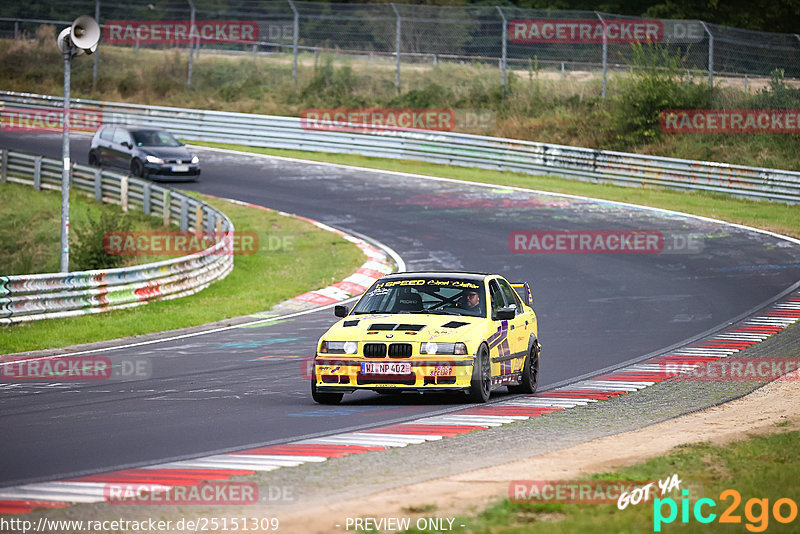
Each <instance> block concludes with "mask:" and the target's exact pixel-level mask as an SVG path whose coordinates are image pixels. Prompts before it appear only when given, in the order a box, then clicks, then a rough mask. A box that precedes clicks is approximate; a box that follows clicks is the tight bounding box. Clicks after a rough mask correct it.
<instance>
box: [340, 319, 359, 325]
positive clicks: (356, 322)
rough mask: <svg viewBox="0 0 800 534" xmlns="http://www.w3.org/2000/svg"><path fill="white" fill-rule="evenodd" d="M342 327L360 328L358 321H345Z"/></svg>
mask: <svg viewBox="0 0 800 534" xmlns="http://www.w3.org/2000/svg"><path fill="white" fill-rule="evenodd" d="M342 326H358V319H355V320H353V321H345V322H343V323H342Z"/></svg>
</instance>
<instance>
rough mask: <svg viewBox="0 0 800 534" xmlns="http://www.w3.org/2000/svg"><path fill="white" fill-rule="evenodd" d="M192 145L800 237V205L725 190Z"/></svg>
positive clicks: (388, 160)
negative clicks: (536, 193) (588, 200)
mask: <svg viewBox="0 0 800 534" xmlns="http://www.w3.org/2000/svg"><path fill="white" fill-rule="evenodd" d="M192 144H195V145H200V146H208V147H216V148H225V149H231V150H241V151H246V152H253V153H257V154H269V155H274V156H284V157H291V158H299V159H306V160H311V161H322V162H326V163H338V164H343V165H355V166H358V167H368V168H372V169H382V170H388V171H399V172H408V173H415V174H422V175H426V176H441V177H445V178H455V179H458V180H465V181H472V182H480V183H487V184H495V185H500V186H504V185H505V186H517V187H526V188H530V189H537V190H541V191H552V192H555V193H565V194H570V195H583V196H588V197H593V198H601V199H606V200H615V201H620V202H629V203H632V204H639V205H643V206H653V207H656V208H663V209H670V210H677V211H682V212H685V213H692V214H695V215H702V216H705V217H713V218H715V219H722V220H725V221H730V222H734V223H738V224H745V225H748V226H753V227H756V228H762V229H764V230H770V231H772V232H777V233H780V234H784V235H789V236H793V237H797V238H800V209H797V206H790V205H787V204H782V203H778V202H766V201H756V200H744V199H737V198H732V197H730V196H728V195H723V194H713V193H694V192H692V193H689V192H683V191H672V190H669V189H664V188H658V187H650V186H645V187H620V186H614V185H606V184H592V183H588V182H582V181H580V180H567V179H564V178H558V177H554V176H535V175H529V174H522V173H514V172H500V171H492V170H486V169H471V168H466V167H455V166H451V165H438V164H434V163H425V162H420V161H406V160H396V159H385V158H373V157H367V156H355V155H349V154H329V153H318V152H305V151H300V150H281V149H271V148H257V147H248V146H241V145H231V144H223V143H207V142H200V141H192Z"/></svg>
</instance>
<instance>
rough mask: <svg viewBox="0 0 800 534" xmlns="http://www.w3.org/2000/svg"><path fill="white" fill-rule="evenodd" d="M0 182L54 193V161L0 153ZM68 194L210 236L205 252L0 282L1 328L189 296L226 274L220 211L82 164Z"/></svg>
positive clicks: (226, 235) (228, 229) (229, 228)
mask: <svg viewBox="0 0 800 534" xmlns="http://www.w3.org/2000/svg"><path fill="white" fill-rule="evenodd" d="M0 156H1V158H0V183H4V182H16V183H20V184H26V185H32V186H33V187H34V188H35V189H37V190H41V189H51V190H61V168H62V167H61V166H62V162H61V160H53V159H47V158H43V157H42V156H37V155H33V154H25V153H20V152H12V151H9V150H6V149H2V151H0ZM71 184H72V187H73V188H74V189H77V190H79V191H83V192H86V193H89V194H91V195H94V198H95V199H96V200H98V201H101V202H106V203H113V204H119V205H120V206H121V207H122V210H123V211H128V210H129V209H131V208H134V207H136V208H140V209H141V210H142V211H143V212H144V213H145V214H146V215H153V216H159V217H161V218H162V220H163V221H164V224H165V225H168V224H170V223H173V222H176V223H178V224H179V225H180V228H181V230H182V231H194V232H201V231H205V232H216V235H219V236H220V237H221V239H220V240H219V241H218V242H216V243H215V244H214V245H212V246H211V247H209V248H207V249H205V250H203V251H200V252H197V253H195V254H190V255H188V256H182V257H179V258H172V259H168V260H164V261H160V262H156V263H148V264H143V265H135V266H131V267H121V268H117V269H100V270H93V271H79V272H70V273H48V274H32V275H20V276H0V324H11V323H19V322H25V321H34V320H38V319H48V318H56V317H69V316H73V315H83V314H89V313H98V312H103V311H107V310H111V309H120V308H128V307H132V306H139V305H142V304H146V303H147V302H150V301H154V300H166V299H173V298H177V297H182V296H185V295H191V294H192V293H196V292H198V291H200V290H201V289H203V288H205V287H207V286H208V285H209V284H211V283H212V282H214V281H217V280H221V279H223V278H225V277H226V276H227V275H228V273H230V272H231V270H233V223H231V221H230V219H228V217H227V216H226V215H225V214H224V213H222V212H221V211H219V210H217V209H216V208H213V207H212V206H210V205H208V204H206V203H205V202H202V201H200V200H197V199H195V198H192V197H190V196H188V195H185V194H183V193H181V192H179V191H175V190H172V189H170V188H167V187H162V186H160V185H156V184H153V183H150V182H147V181H145V180H139V179H136V178H132V177H129V176H125V175H122V174H117V173H113V172H109V171H105V170H100V169H96V168H92V167H85V166H82V165H74V164H73V166H72V181H71Z"/></svg>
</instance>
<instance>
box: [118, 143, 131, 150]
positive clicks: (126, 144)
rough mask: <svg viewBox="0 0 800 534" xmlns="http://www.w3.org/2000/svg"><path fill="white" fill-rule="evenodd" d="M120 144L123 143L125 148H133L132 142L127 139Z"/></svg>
mask: <svg viewBox="0 0 800 534" xmlns="http://www.w3.org/2000/svg"><path fill="white" fill-rule="evenodd" d="M120 144H121V145H122V146H124V147H125V148H127V149H128V150H130V149H131V148H133V145H131V144H130V143H129V142H127V141H123V142H122V143H120Z"/></svg>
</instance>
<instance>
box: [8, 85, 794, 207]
mask: <svg viewBox="0 0 800 534" xmlns="http://www.w3.org/2000/svg"><path fill="white" fill-rule="evenodd" d="M0 102H4V103H6V104H7V105H13V106H15V107H19V106H24V107H25V108H28V109H30V110H34V111H35V110H37V109H42V110H48V109H49V110H53V108H60V107H61V106H62V105H63V103H62V99H61V98H60V97H51V96H45V95H36V94H29V93H14V92H9V91H0ZM71 106H72V108H73V110H92V111H95V112H99V113H101V114H102V121H103V123H105V124H109V123H116V124H136V125H148V126H155V127H161V128H165V129H167V130H170V131H171V132H173V133H175V134H177V135H178V136H179V137H182V138H185V139H193V140H199V141H211V142H222V143H236V144H242V145H249V146H259V147H269V148H286V149H294V150H309V151H317V152H336V153H348V154H360V155H365V156H377V157H386V158H399V159H411V160H420V161H427V162H432V163H444V164H448V165H460V166H464V167H479V168H485V169H495V170H502V171H515V172H523V173H529V174H551V175H556V176H561V177H564V178H574V179H579V180H585V181H590V182H604V183H612V184H617V185H630V186H642V185H657V186H661V187H669V188H676V189H685V190H694V191H697V190H702V191H713V192H718V193H727V194H731V195H735V196H740V197H746V198H752V199H768V200H777V201H783V202H789V203H796V202H800V172H793V171H784V170H778V169H766V168H759V167H747V166H743V165H731V164H727V163H714V162H708V161H692V160H685V159H677V158H664V157H657V156H648V155H644V154H629V153H625V152H613V151H608V150H595V149H591V148H579V147H571V146H563V145H553V144H549V143H537V142H533V141H520V140H515V139H504V138H499V137H487V136H479V135H470V134H461V133H453V132H438V131H437V132H434V131H423V130H415V131H398V130H391V129H385V130H383V131H379V132H378V133H352V132H341V131H325V130H319V129H312V128H308V127H307V124H306V125H305V127H304V123H303V122H302V121H301V119H298V118H293V117H279V116H271V115H253V114H247V113H230V112H223V111H204V110H198V109H185V108H172V107H162V106H142V105H137V104H124V103H112V102H100V101H94V100H80V99H75V100H73V103H72V104H71ZM73 112H74V111H73ZM330 127H331V129H332V128H339V127H340V125H330ZM370 128H371V129H373V130H376V129H377V127H370Z"/></svg>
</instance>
